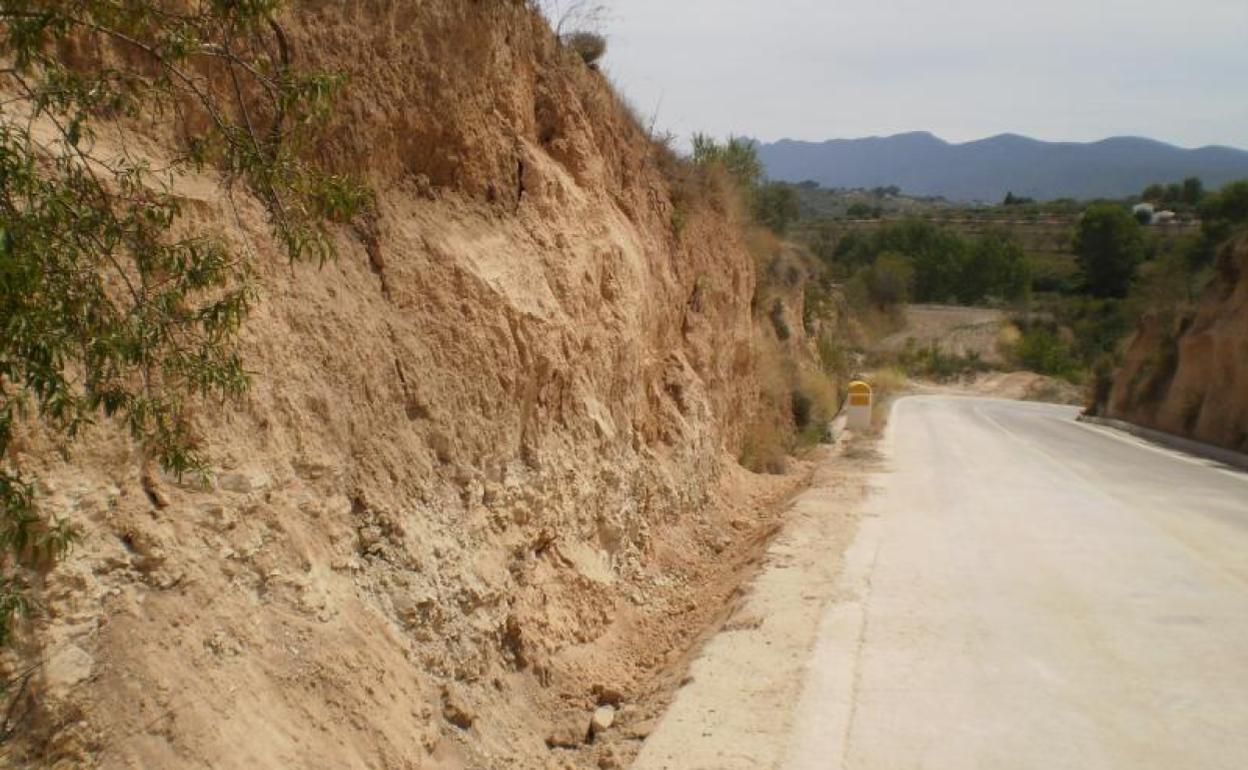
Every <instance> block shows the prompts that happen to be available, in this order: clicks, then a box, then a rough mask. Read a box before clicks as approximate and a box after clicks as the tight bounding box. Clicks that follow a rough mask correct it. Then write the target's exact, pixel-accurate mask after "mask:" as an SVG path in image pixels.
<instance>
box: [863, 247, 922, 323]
mask: <svg viewBox="0 0 1248 770" xmlns="http://www.w3.org/2000/svg"><path fill="white" fill-rule="evenodd" d="M914 273H915V271H914V266H913V265H912V264H911V262H910V260H909V259H907V258H906V257H903V256H901V255H900V254H890V253H886V254H881V255H880V256H879V257H877V258H876V260H875V263H874V264H872V265H871V266H870V267H864V268H863V269H862V270H860V271H858V274H857V275H856V276H854V278H855V281H857V282H859V283H860V284H861V289H862V290H865V292H866V299H867V301H869V302H870V303H871V304H872V305H874V306H875V307H877V308H880V309H882V310H887V309H891V308H893V307H896V306H897V305H900V304H903V303H905V302H908V301H910V293H911V290H912V287H913V286H914Z"/></svg>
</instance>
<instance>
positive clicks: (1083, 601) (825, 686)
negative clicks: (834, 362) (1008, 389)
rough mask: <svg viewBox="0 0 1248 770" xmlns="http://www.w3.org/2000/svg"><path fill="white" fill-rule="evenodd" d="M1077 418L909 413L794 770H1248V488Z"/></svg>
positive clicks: (1019, 411) (1237, 478)
mask: <svg viewBox="0 0 1248 770" xmlns="http://www.w3.org/2000/svg"><path fill="white" fill-rule="evenodd" d="M1074 417H1075V410H1073V409H1070V408H1067V407H1058V406H1049V405H1040V404H1025V403H1017V402H1005V401H993V400H985V399H969V398H953V397H930V396H922V397H912V398H907V399H903V400H901V401H899V402H898V403H897V404H896V406H895V408H894V412H893V416H892V420H891V423H890V428H889V435H888V437H887V439H886V442H885V446H886V448H887V454H888V456H889V463H890V465H891V467H892V471H891V472H890V473H888V474H885V475H883V476H882V477H880V479H879V484H880V487H881V488H880V491H879V493H878V494H877V495H876V496H875V498H874V500H873V501H872V503H871V504H870V510H869V513H868V516H867V517H866V518H865V519H864V522H863V525H862V527H861V528H860V531H859V534H858V537H857V539H856V541H855V544H854V546H853V547H852V548H851V550H850V552H849V553H848V554H847V557H846V558H847V565H846V569H845V572H844V574H843V575H842V587H843V594H842V595H843V597H844V598H843V600H842V601H836V602H833V603H832V604H831V605H830V607H829V608H828V609H827V610H826V614H825V616H824V618H823V621H822V627H821V631H820V637H819V642H818V643H817V644H816V647H815V650H814V651H813V654H812V658H811V660H810V663H809V665H808V671H807V679H806V685H805V693H804V695H803V697H802V699H801V702H800V707H799V709H798V717H797V720H796V727H795V730H794V733H793V740H792V742H791V745H790V749H789V752H788V758H787V760H786V762H785V767H787V768H789V769H790V770H814V769H816V768H818V769H819V770H831V769H833V768H836V769H838V770H840V769H842V768H843V769H846V770H903V769H906V768H923V769H924V770H971V769H973V768H983V769H984V770H989V769H992V770H999V769H1007V770H1016V769H1026V768H1036V769H1037V770H1039V769H1041V768H1043V769H1044V770H1055V769H1059V768H1078V769H1079V770H1093V769H1096V768H1131V770H1139V769H1141V768H1157V769H1158V770H1161V769H1163V768H1164V769H1165V770H1172V769H1174V768H1184V770H1205V769H1209V770H1212V769H1214V768H1226V770H1239V769H1240V768H1244V767H1248V475H1245V474H1242V473H1238V472H1234V471H1230V470H1226V469H1222V468H1219V467H1217V466H1215V465H1213V464H1211V463H1208V462H1204V461H1198V460H1194V459H1191V458H1188V457H1185V456H1182V455H1178V454H1175V453H1172V452H1169V451H1165V450H1161V449H1158V448H1155V447H1153V446H1151V445H1148V444H1145V443H1143V442H1141V441H1138V440H1136V439H1132V438H1127V437H1124V436H1122V435H1121V434H1118V433H1115V432H1112V431H1109V430H1106V429H1102V428H1096V427H1091V426H1087V425H1084V424H1081V423H1077V422H1075V421H1074Z"/></svg>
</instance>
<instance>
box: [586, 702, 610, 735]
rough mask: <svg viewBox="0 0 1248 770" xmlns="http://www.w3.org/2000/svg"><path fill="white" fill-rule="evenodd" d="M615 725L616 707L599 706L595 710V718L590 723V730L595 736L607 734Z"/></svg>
mask: <svg viewBox="0 0 1248 770" xmlns="http://www.w3.org/2000/svg"><path fill="white" fill-rule="evenodd" d="M613 724H615V707H614V706H599V707H598V708H596V709H594V716H593V718H592V719H590V721H589V729H590V731H591V732H593V734H594V735H598V734H599V733H605V732H606V731H607V730H610V729H611V725H613Z"/></svg>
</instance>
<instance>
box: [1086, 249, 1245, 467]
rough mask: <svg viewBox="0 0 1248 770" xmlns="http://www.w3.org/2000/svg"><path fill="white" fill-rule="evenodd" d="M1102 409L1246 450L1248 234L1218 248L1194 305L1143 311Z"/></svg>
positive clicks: (1130, 418)
mask: <svg viewBox="0 0 1248 770" xmlns="http://www.w3.org/2000/svg"><path fill="white" fill-rule="evenodd" d="M1103 412H1104V413H1105V414H1106V415H1107V416H1109V417H1115V418H1119V419H1123V420H1128V421H1130V422H1134V423H1137V424H1139V425H1143V426H1145V427H1149V428H1156V429H1158V430H1163V431H1167V432H1169V433H1174V434H1177V435H1181V436H1187V437H1190V438H1195V439H1197V440H1200V441H1205V442H1208V443H1210V444H1216V445H1218V446H1222V447H1226V448H1229V449H1234V450H1238V451H1240V452H1248V240H1244V239H1242V238H1241V239H1240V240H1238V241H1236V242H1234V243H1231V244H1228V245H1227V246H1225V247H1224V248H1223V250H1222V252H1221V254H1220V255H1219V257H1218V262H1217V274H1216V276H1215V277H1214V279H1213V281H1212V283H1211V284H1210V285H1209V287H1208V288H1207V289H1206V290H1205V293H1204V294H1203V295H1202V296H1201V298H1200V300H1199V301H1198V302H1197V304H1196V306H1195V307H1194V308H1193V309H1191V310H1190V311H1188V312H1184V313H1180V314H1178V315H1177V316H1174V315H1162V314H1155V315H1152V316H1149V317H1147V318H1145V320H1144V321H1143V323H1142V324H1141V325H1140V328H1139V330H1138V331H1137V332H1136V334H1135V336H1134V337H1133V338H1132V339H1131V341H1130V343H1129V345H1128V348H1127V352H1126V357H1125V362H1124V364H1123V365H1122V367H1121V368H1120V369H1119V370H1118V371H1117V372H1116V373H1115V375H1114V380H1113V387H1112V390H1111V391H1110V393H1109V396H1108V402H1107V404H1106V405H1105V406H1104V408H1103Z"/></svg>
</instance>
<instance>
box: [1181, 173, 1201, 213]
mask: <svg viewBox="0 0 1248 770" xmlns="http://www.w3.org/2000/svg"><path fill="white" fill-rule="evenodd" d="M1204 197H1205V185H1204V183H1203V182H1201V181H1200V178H1199V177H1194V176H1189V177H1188V178H1187V179H1184V180H1183V191H1182V194H1181V195H1180V196H1179V200H1181V201H1182V202H1183V203H1185V204H1187V205H1189V206H1195V205H1197V204H1199V203H1200V202H1201V201H1202V200H1203V199H1204Z"/></svg>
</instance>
